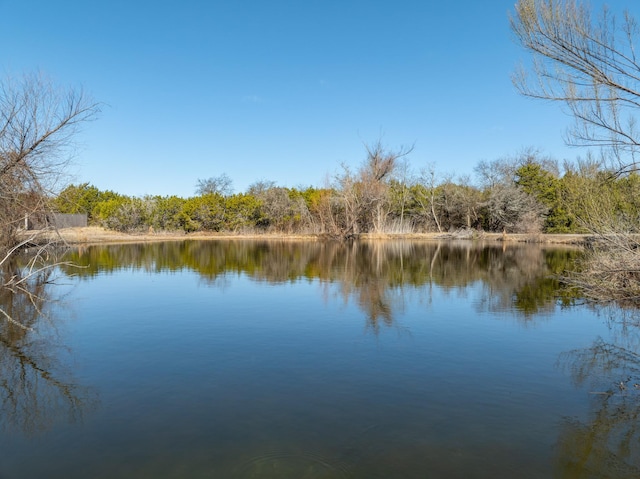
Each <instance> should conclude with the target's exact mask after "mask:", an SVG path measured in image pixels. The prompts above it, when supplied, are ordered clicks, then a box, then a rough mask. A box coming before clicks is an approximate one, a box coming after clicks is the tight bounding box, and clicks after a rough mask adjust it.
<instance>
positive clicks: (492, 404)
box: [0, 271, 608, 477]
mask: <svg viewBox="0 0 640 479" xmlns="http://www.w3.org/2000/svg"><path fill="white" fill-rule="evenodd" d="M327 286H328V289H327ZM338 289H339V285H337V284H330V285H327V284H321V283H320V282H318V281H307V280H304V281H296V282H291V283H281V284H277V285H274V284H270V283H265V282H257V281H254V280H252V279H250V278H248V277H246V276H245V275H237V274H229V275H226V277H225V278H224V281H223V282H221V283H213V284H207V283H206V282H203V281H202V280H201V278H200V277H199V275H197V274H195V273H191V272H179V273H160V274H149V273H145V272H142V271H118V272H115V273H114V274H109V275H98V276H96V277H95V278H94V279H93V280H90V281H79V282H78V284H77V285H76V286H75V287H74V288H72V289H71V291H70V293H69V297H68V303H69V304H70V308H71V311H72V312H73V316H74V317H75V318H76V319H75V320H74V322H73V323H72V327H70V328H69V329H70V332H69V334H70V336H71V338H70V347H71V349H72V351H73V354H74V357H75V359H76V361H77V368H78V371H77V374H76V377H77V378H78V381H79V382H80V383H84V384H87V385H89V386H92V387H95V388H96V389H97V390H98V391H99V394H100V401H101V407H100V409H99V411H98V412H96V413H93V414H92V415H91V417H89V418H88V420H87V421H86V422H85V424H84V425H77V426H75V427H68V428H66V429H62V430H60V431H57V433H56V434H54V435H53V436H52V437H54V436H55V438H56V441H62V442H64V443H67V444H72V445H73V448H74V449H75V450H74V451H73V452H71V451H69V452H66V451H65V450H62V448H60V447H59V446H56V447H50V446H49V445H48V442H47V441H46V440H45V441H44V442H42V443H40V444H39V445H37V446H34V445H33V444H25V445H24V449H20V448H19V446H17V445H14V446H11V444H9V445H6V444H5V443H6V442H7V441H6V439H5V438H2V439H0V445H1V446H2V447H5V448H6V449H5V450H7V451H9V452H10V453H11V456H12V457H14V459H12V460H11V461H10V462H9V464H10V465H9V466H6V467H9V469H8V470H9V471H13V470H20V467H26V466H24V462H22V463H21V464H23V465H22V466H18V463H19V462H20V461H21V459H20V458H22V459H23V458H24V457H26V456H27V455H29V456H30V457H33V458H34V459H37V460H36V461H34V464H33V465H30V466H28V467H26V473H25V470H24V469H22V470H21V472H22V473H23V475H19V476H20V477H37V474H39V473H42V472H43V469H39V467H40V466H37V464H50V465H52V469H51V470H54V471H56V470H58V471H62V470H63V469H64V467H63V465H64V464H67V465H68V463H65V461H70V458H71V456H73V457H78V458H79V459H78V460H77V464H76V466H74V467H77V468H78V470H80V469H83V468H84V469H83V470H84V471H92V470H95V469H96V468H98V467H100V468H105V469H104V470H105V471H106V473H110V474H112V477H116V476H119V475H120V474H121V473H122V471H123V470H125V468H126V467H127V466H126V464H127V461H129V462H128V464H129V465H132V464H133V465H136V466H139V467H141V468H144V467H151V464H152V463H153V464H155V463H158V461H160V462H162V461H169V462H171V461H172V460H173V461H179V460H183V459H184V458H186V459H187V460H188V462H189V463H190V464H193V466H192V467H197V466H196V465H197V464H200V463H202V464H208V463H207V459H203V457H204V456H203V454H204V451H212V450H217V451H219V454H220V456H219V457H218V456H215V454H213V453H211V454H213V456H207V457H216V458H217V459H216V463H218V464H219V463H221V461H222V463H223V462H224V460H226V461H232V460H233V458H234V457H235V456H234V454H236V455H237V454H239V453H238V450H245V449H251V448H257V449H260V448H261V447H263V446H262V445H263V444H265V443H266V444H271V445H273V444H285V445H286V447H297V446H294V445H296V444H302V445H305V446H306V447H314V448H315V447H321V448H324V449H323V451H322V453H323V454H324V455H327V456H331V457H333V456H335V455H339V454H341V453H342V452H344V451H340V450H339V449H340V447H343V446H341V445H340V444H341V441H344V437H345V436H347V435H348V434H347V433H348V432H349V433H351V432H353V431H359V430H364V429H366V428H373V429H372V430H373V431H374V433H375V434H373V435H374V436H376V437H377V439H376V440H379V441H381V443H382V444H384V445H385V447H390V448H394V447H398V448H404V447H406V446H407V444H412V445H414V447H415V445H423V447H427V446H426V445H427V444H438V446H439V447H440V446H442V445H445V446H446V447H450V448H451V450H457V451H462V452H461V454H463V456H464V455H467V457H474V454H476V455H477V454H480V451H481V450H484V449H482V448H484V447H486V445H487V443H488V442H489V443H491V444H492V446H491V447H492V448H494V449H495V451H494V452H496V454H497V457H501V459H500V461H504V464H503V465H500V464H498V463H496V464H489V465H487V467H489V468H491V467H493V468H495V471H496V474H500V473H501V472H504V470H503V469H501V468H502V467H505V468H506V469H505V470H507V469H509V468H510V467H513V466H514V464H515V465H518V464H520V461H522V460H523V459H522V455H525V456H527V457H528V458H530V460H531V461H532V463H531V464H530V465H529V466H530V467H532V468H533V470H537V471H538V472H540V471H542V472H540V473H541V475H544V474H545V472H548V469H547V468H548V461H549V458H548V455H549V453H550V450H551V448H552V445H553V444H554V443H555V441H556V440H557V436H556V434H557V425H558V421H559V419H560V418H561V417H564V416H577V417H583V416H585V415H586V411H587V406H588V403H587V402H586V400H585V396H586V394H585V393H586V391H585V390H576V389H574V387H573V386H572V385H571V383H570V380H569V378H568V377H567V376H566V374H565V373H563V372H562V371H560V370H559V369H558V368H557V365H556V362H557V359H558V356H559V355H560V354H561V353H562V352H564V351H567V350H571V349H575V348H582V347H587V346H589V345H590V344H591V343H592V341H593V340H594V338H595V337H597V336H598V335H600V336H603V337H607V336H608V332H607V328H606V325H604V324H603V321H602V320H601V319H600V318H598V317H596V316H594V315H593V314H592V313H590V312H589V311H587V310H585V309H582V308H574V309H571V310H558V311H556V314H555V316H553V317H548V316H546V317H545V318H543V319H542V320H536V319H535V317H534V318H533V319H532V320H531V321H530V322H528V323H527V324H526V325H525V324H523V323H522V322H521V321H518V320H517V319H516V317H515V316H511V315H509V314H507V313H505V312H502V313H499V314H494V313H490V312H478V309H477V307H476V306H475V301H474V298H475V297H476V295H478V294H482V287H481V285H480V284H473V285H471V286H469V287H468V288H466V289H464V290H462V289H461V290H456V291H451V290H448V291H445V290H443V289H440V288H438V287H435V286H434V287H433V288H432V290H431V292H430V293H429V294H427V292H426V287H425V288H424V289H422V288H421V289H411V288H405V290H406V291H408V294H406V295H404V296H402V294H401V293H399V292H398V291H395V292H394V293H393V296H394V298H395V299H396V300H398V298H397V296H398V295H400V296H402V298H401V299H402V305H403V308H402V309H399V310H398V311H397V312H396V313H395V314H394V321H393V323H392V324H391V325H389V326H383V327H381V328H380V329H379V330H378V333H377V334H374V333H373V332H372V330H371V328H370V327H368V325H367V321H368V318H367V315H366V313H365V312H363V311H362V310H361V309H360V307H359V305H358V303H357V301H355V300H354V299H353V298H351V297H350V298H349V299H348V300H346V301H345V299H344V297H343V296H342V295H341V294H340V293H339V291H338ZM370 440H372V439H370V438H369V439H366V438H364V437H357V438H356V439H353V444H351V445H350V447H351V446H353V447H355V448H358V447H361V448H363V449H366V448H371V447H372V448H373V450H377V449H376V448H378V449H379V448H380V447H381V446H380V445H379V444H378V445H373V446H372V445H371V444H368V443H367V442H366V441H370ZM184 444H188V445H189V448H186V446H184ZM11 447H15V448H16V449H15V450H12V449H11ZM269 447H273V446H269ZM334 448H335V449H336V450H334ZM187 449H190V451H187ZM53 451H55V454H53ZM512 453H513V454H512ZM207 454H209V453H207ZM179 455H181V456H180V457H181V458H183V459H178V456H179ZM503 455H504V456H505V457H502V456H503ZM205 456H206V454H205ZM223 457H224V458H226V459H223ZM126 458H128V459H126ZM154 458H155V459H154ZM172 458H173V459H172ZM211 460H213V459H211ZM237 460H240V459H237ZM425 460H426V459H425ZM528 460H529V459H528ZM154 461H155V462H154ZM199 461H200V462H199ZM367 461H373V462H375V459H374V458H368V459H367ZM509 461H512V462H511V463H509ZM365 462H366V461H365ZM107 463H108V465H107ZM41 467H44V466H41ZM56 467H57V468H58V469H56ZM202 467H204V466H202ZM207 467H214V465H212V464H209V465H208V466H207ZM229 467H231V466H229ZM422 467H424V466H422ZM470 470H471V469H470ZM29 471H32V473H33V475H32V476H29V474H28V472H29ZM192 472H196V471H195V470H192ZM17 476H18V475H16V477H17ZM48 477H58V476H56V475H55V474H53V475H50V476H48ZM59 477H63V476H62V475H60V476H59ZM70 477H79V476H73V475H72V476H70ZM105 477H107V476H105ZM166 477H169V476H166ZM467 477H470V476H467ZM503 477H504V476H503Z"/></svg>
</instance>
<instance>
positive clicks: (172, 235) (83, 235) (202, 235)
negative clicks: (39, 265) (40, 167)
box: [44, 226, 593, 246]
mask: <svg viewBox="0 0 640 479" xmlns="http://www.w3.org/2000/svg"><path fill="white" fill-rule="evenodd" d="M44 237H46V238H47V239H48V240H52V239H53V240H55V239H61V240H62V241H64V242H65V243H67V244H69V245H92V244H110V243H149V242H161V241H186V240H212V241H215V240H256V239H260V240H278V241H285V240H286V241H325V240H331V238H330V237H328V236H326V235H320V234H306V235H305V234H284V233H278V234H275V233H264V234H234V233H215V232H197V233H183V232H179V231H177V232H171V231H161V232H153V231H151V232H147V233H121V232H118V231H111V230H107V229H104V228H101V227H98V226H89V227H81V228H63V229H59V230H57V231H54V232H48V233H46V235H45V236H44ZM592 237H593V236H592V235H588V234H503V233H485V232H462V233H459V232H457V233H388V234H385V233H383V234H380V233H365V234H362V235H359V236H358V239H359V240H362V241H389V240H412V241H453V240H459V241H496V242H509V243H532V244H553V245H565V246H584V245H585V244H586V243H587V242H588V240H589V239H590V238H592Z"/></svg>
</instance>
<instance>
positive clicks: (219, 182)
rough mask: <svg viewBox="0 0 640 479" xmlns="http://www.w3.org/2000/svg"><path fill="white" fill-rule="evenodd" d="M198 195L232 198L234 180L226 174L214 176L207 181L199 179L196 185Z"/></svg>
mask: <svg viewBox="0 0 640 479" xmlns="http://www.w3.org/2000/svg"><path fill="white" fill-rule="evenodd" d="M196 194H197V195H208V194H218V195H221V196H230V195H232V194H233V180H232V179H231V178H229V176H228V175H227V174H226V173H222V174H221V175H219V176H212V177H211V178H207V179H198V183H197V184H196Z"/></svg>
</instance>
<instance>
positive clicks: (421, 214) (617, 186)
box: [52, 142, 640, 238]
mask: <svg viewBox="0 0 640 479" xmlns="http://www.w3.org/2000/svg"><path fill="white" fill-rule="evenodd" d="M409 152H410V149H401V150H399V151H392V150H389V149H387V148H385V147H384V146H383V145H381V143H380V142H378V143H376V144H375V145H373V146H368V147H367V148H366V154H365V159H364V161H363V162H362V164H361V165H360V167H359V168H358V169H357V170H354V171H352V170H351V169H350V168H348V167H346V166H343V167H341V170H340V172H339V173H338V174H336V175H335V177H334V179H333V181H332V182H331V184H330V185H328V186H325V187H322V188H318V187H312V186H309V187H298V188H295V187H294V188H288V187H283V186H277V184H276V183H275V182H273V181H264V180H260V181H257V182H255V183H253V184H252V185H251V186H250V187H249V188H248V189H247V191H245V192H241V193H234V192H233V190H232V186H231V185H232V181H231V179H230V178H229V177H228V176H227V175H226V174H224V173H223V174H221V175H219V176H215V177H211V178H208V179H205V180H202V179H201V180H198V183H197V186H196V192H195V194H194V196H191V197H188V198H183V197H179V196H143V197H132V196H127V195H122V194H119V193H116V192H113V191H102V190H99V189H98V188H97V187H95V186H93V185H91V184H89V183H83V184H76V185H70V186H68V187H67V188H65V189H64V190H63V191H62V192H61V193H60V194H59V195H58V196H57V197H55V198H54V199H53V204H52V206H53V208H54V209H55V210H57V211H59V212H61V213H85V214H87V215H88V219H89V223H90V224H92V225H98V226H103V227H105V228H109V229H114V230H118V231H124V232H133V231H148V230H155V231H160V230H162V231H184V232H197V231H208V232H233V233H257V232H258V233H259V232H272V233H273V232H276V233H288V234H320V235H327V236H331V237H340V238H346V237H350V236H354V235H358V234H360V233H381V234H385V233H421V232H441V233H445V232H451V231H459V230H475V231H487V232H503V231H504V232H507V233H528V234H538V233H589V232H592V229H591V228H592V226H593V224H594V222H596V221H597V222H599V223H607V224H609V225H610V226H611V228H613V227H614V226H615V227H616V228H617V229H618V230H619V229H620V228H623V229H624V231H629V232H637V231H638V229H639V226H640V224H639V222H638V218H640V175H638V174H637V173H636V172H629V173H626V174H623V175H620V174H617V175H614V171H612V170H609V169H607V168H606V167H605V166H604V164H603V162H601V161H598V160H596V159H594V158H592V157H588V158H586V159H578V160H576V161H575V162H565V163H564V164H563V165H562V166H560V165H559V163H558V162H557V161H555V160H553V159H551V158H548V157H546V156H543V155H542V154H540V153H539V152H537V151H535V150H531V149H529V150H525V151H523V152H522V153H520V154H518V155H515V156H513V157H509V158H503V159H498V160H493V161H480V162H479V163H478V164H477V165H476V167H475V168H474V176H473V177H469V176H467V177H458V178H454V177H453V176H452V175H447V174H444V173H440V172H438V171H437V169H436V167H435V165H433V164H431V165H428V166H426V167H424V168H422V169H420V170H419V171H417V172H416V171H415V170H414V169H412V168H411V165H410V163H409V160H408V157H407V155H408V154H409Z"/></svg>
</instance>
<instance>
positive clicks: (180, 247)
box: [69, 240, 579, 331]
mask: <svg viewBox="0 0 640 479" xmlns="http://www.w3.org/2000/svg"><path fill="white" fill-rule="evenodd" d="M578 254H579V252H578V251H577V250H567V249H562V250H558V249H553V248H551V249H550V248H545V247H542V246H540V245H521V244H510V245H508V246H506V245H502V244H499V243H495V242H491V243H482V242H470V241H462V242H447V243H440V242H417V241H400V240H399V241H370V242H351V243H338V242H308V241H307V242H295V241H277V240H270V241H253V240H218V241H182V242H164V243H152V244H137V245H107V246H95V247H88V248H83V249H82V250H76V251H75V252H74V253H72V256H71V258H70V261H71V262H73V263H75V264H79V265H82V266H83V268H82V269H79V270H78V269H71V270H69V273H70V274H73V275H80V276H81V277H91V276H94V275H96V274H98V272H101V273H103V274H104V273H108V272H110V271H116V270H119V269H124V268H134V269H142V270H145V271H150V272H158V271H178V270H191V271H195V272H196V273H198V274H199V275H200V276H201V278H202V279H203V280H204V281H207V282H208V283H215V284H218V283H219V282H220V281H221V279H223V278H224V276H225V275H226V274H230V273H233V274H244V275H246V276H248V277H250V278H252V279H254V280H256V281H266V282H271V283H282V282H290V281H298V280H302V279H308V280H318V281H319V282H320V283H321V284H322V287H323V288H324V289H325V292H326V293H327V294H330V293H332V291H334V290H332V288H333V287H335V286H337V290H338V294H339V295H341V296H342V297H343V299H344V300H347V301H348V300H354V301H356V303H357V304H358V306H359V307H360V309H361V310H362V311H363V312H364V314H365V315H366V317H367V321H368V325H369V327H371V328H372V329H373V330H374V331H377V330H378V329H379V327H380V326H381V325H385V326H390V325H392V324H393V323H394V317H395V316H396V315H398V314H400V313H401V312H402V311H403V305H404V298H405V294H406V292H407V291H408V290H418V291H419V294H422V295H424V296H425V299H426V301H429V298H430V294H431V292H432V290H433V287H434V286H437V287H438V288H439V289H440V290H442V291H444V292H445V294H449V293H451V292H462V291H465V290H466V288H467V287H468V286H470V285H474V284H479V285H481V293H480V295H481V297H480V298H479V300H478V302H477V307H478V308H479V309H480V310H488V311H500V310H509V311H511V310H513V309H514V308H515V309H516V310H517V311H518V312H519V313H520V315H521V317H522V318H524V319H526V318H529V317H531V316H532V315H534V314H537V313H540V312H541V311H545V310H551V309H553V308H554V307H555V305H556V302H557V300H558V299H559V298H560V300H561V301H564V302H571V301H572V297H571V296H570V294H569V293H568V292H562V291H561V289H560V284H559V282H558V280H557V279H556V277H557V275H560V274H562V273H563V272H564V270H565V269H566V268H567V267H568V266H569V264H570V262H571V261H572V260H573V259H575V257H576V256H577V255H578Z"/></svg>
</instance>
